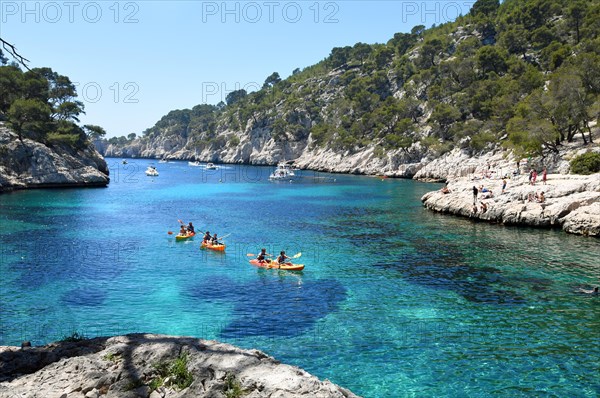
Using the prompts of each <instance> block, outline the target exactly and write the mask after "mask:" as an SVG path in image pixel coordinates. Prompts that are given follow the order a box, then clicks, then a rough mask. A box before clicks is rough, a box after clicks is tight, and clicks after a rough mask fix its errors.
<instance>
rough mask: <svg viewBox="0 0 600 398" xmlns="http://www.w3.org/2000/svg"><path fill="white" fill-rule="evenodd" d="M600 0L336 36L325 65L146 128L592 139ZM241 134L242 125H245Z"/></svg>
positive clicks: (356, 147)
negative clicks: (369, 39)
mask: <svg viewBox="0 0 600 398" xmlns="http://www.w3.org/2000/svg"><path fill="white" fill-rule="evenodd" d="M598 21H600V0H592V1H582V0H575V1H570V2H569V4H568V5H567V6H565V5H564V4H563V2H561V1H560V0H527V1H522V0H506V1H504V2H503V3H502V4H500V3H499V2H498V1H497V0H478V1H476V2H475V4H474V5H473V8H472V9H471V11H470V12H469V14H468V15H465V16H460V17H459V18H457V20H456V21H453V22H449V23H446V24H443V25H440V26H437V27H432V28H430V29H425V27H424V26H416V27H414V28H413V29H412V30H411V32H410V33H397V34H395V35H394V37H393V38H391V39H390V40H389V41H388V42H387V43H385V44H373V45H369V44H365V43H357V44H355V45H354V46H346V47H337V48H333V49H332V51H331V54H330V55H329V56H328V57H327V58H326V59H324V60H323V61H321V62H319V63H318V64H316V65H313V66H310V67H307V68H305V69H303V70H299V69H297V70H295V71H294V73H293V74H292V75H291V76H290V77H288V78H287V79H283V80H282V79H281V78H280V77H279V74H278V73H277V72H274V73H273V74H271V75H270V76H268V77H267V78H266V80H265V83H264V85H263V88H262V89H261V90H259V91H257V92H252V93H247V92H246V91H245V90H237V91H234V92H231V93H229V95H228V96H227V98H226V102H227V104H224V103H221V104H219V105H217V106H211V105H198V106H196V107H194V108H193V109H191V110H189V109H186V110H177V111H172V112H170V113H169V114H168V115H166V116H164V117H163V118H162V119H161V120H160V121H159V122H158V123H157V124H156V125H155V126H154V127H152V128H150V129H148V130H147V131H145V132H144V137H143V139H145V140H153V139H156V138H158V137H165V136H167V137H168V136H171V135H173V136H175V135H177V136H180V137H183V138H185V139H186V140H187V144H186V145H187V146H188V148H189V149H200V150H202V149H204V148H213V149H216V148H220V147H223V146H235V145H237V144H238V143H239V142H240V141H239V134H250V135H252V134H254V132H255V131H258V130H262V131H267V132H268V134H270V138H271V139H273V140H274V141H275V142H276V143H281V144H282V145H284V144H290V143H294V142H300V143H310V144H311V145H312V148H317V147H327V148H330V149H333V150H335V151H340V152H349V153H353V152H359V151H361V150H363V149H365V148H366V147H368V146H375V147H376V151H375V153H377V154H380V155H381V156H382V155H383V154H385V152H386V151H389V150H400V151H403V150H405V151H408V150H409V148H411V146H413V145H414V144H416V143H419V144H420V146H421V147H425V148H428V150H429V151H430V152H431V153H433V154H435V155H440V154H442V153H444V152H446V151H448V150H450V149H452V148H454V147H457V146H460V147H468V148H471V149H472V150H474V151H482V150H485V149H486V148H491V147H493V146H495V145H497V144H498V143H502V145H504V146H506V147H509V148H512V149H513V150H514V151H515V152H516V153H517V154H519V155H523V156H525V155H543V154H546V153H548V152H557V151H558V148H559V146H560V145H562V144H563V143H565V142H570V141H572V140H573V139H574V138H575V137H576V136H580V137H581V139H582V140H583V141H584V142H589V141H591V140H592V131H591V129H590V123H591V122H593V121H595V120H598V115H599V114H600V100H599V98H600V96H599V95H600V39H599V37H598V33H599V31H600V22H598ZM236 134H237V135H236Z"/></svg>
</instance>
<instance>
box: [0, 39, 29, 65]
mask: <svg viewBox="0 0 600 398" xmlns="http://www.w3.org/2000/svg"><path fill="white" fill-rule="evenodd" d="M0 42H1V43H2V48H4V50H6V52H7V53H9V54H10V55H11V56H12V57H13V58H14V59H15V60H16V61H17V62H18V63H20V64H21V65H23V67H24V68H25V69H27V70H28V71H31V69H29V67H28V66H27V63H26V62H30V61H29V60H28V59H27V58H25V57H23V56H22V55H21V54H19V53H18V52H17V48H16V47H15V46H14V45H12V44H10V43H9V42H7V41H6V40H4V39H3V38H1V37H0Z"/></svg>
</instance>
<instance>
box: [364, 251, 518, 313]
mask: <svg viewBox="0 0 600 398" xmlns="http://www.w3.org/2000/svg"><path fill="white" fill-rule="evenodd" d="M440 260H442V261H440ZM374 266H376V267H385V268H389V269H393V270H395V271H397V272H399V273H400V274H401V275H402V278H403V279H404V280H406V281H407V282H409V283H413V284H418V285H422V286H424V287H426V288H428V289H444V290H452V291H454V292H456V293H458V294H460V295H461V296H463V297H464V298H465V299H467V300H469V301H472V302H476V303H485V304H498V305H517V304H524V303H525V299H524V298H523V297H521V296H519V295H517V294H515V293H514V292H511V291H509V290H505V289H500V288H497V287H496V285H497V284H498V283H503V282H504V277H503V276H502V275H501V273H500V270H498V269H496V268H494V267H472V266H470V265H466V264H459V263H456V262H449V261H443V259H430V260H429V261H427V259H423V258H419V257H417V256H407V257H406V258H403V259H400V260H399V261H397V262H386V263H377V264H374Z"/></svg>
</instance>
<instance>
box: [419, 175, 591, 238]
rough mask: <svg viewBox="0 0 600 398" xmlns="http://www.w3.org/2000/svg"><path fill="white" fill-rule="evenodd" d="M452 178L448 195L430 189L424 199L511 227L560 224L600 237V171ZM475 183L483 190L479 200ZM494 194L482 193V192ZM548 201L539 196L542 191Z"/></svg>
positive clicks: (440, 207) (444, 210) (436, 207)
mask: <svg viewBox="0 0 600 398" xmlns="http://www.w3.org/2000/svg"><path fill="white" fill-rule="evenodd" d="M502 185H503V181H502V179H501V177H500V176H497V177H496V176H492V178H487V177H483V178H481V177H480V176H478V175H477V174H473V175H472V176H470V177H459V178H455V179H450V180H449V181H448V183H447V188H448V190H449V192H448V193H444V190H438V191H433V192H428V193H427V194H425V195H424V196H423V197H422V198H421V201H422V202H423V205H424V206H425V207H426V208H428V209H430V210H433V211H436V212H440V213H448V214H454V215H458V216H463V217H469V218H473V219H479V220H485V221H489V222H493V223H502V224H507V225H524V226H532V227H544V228H550V227H557V228H562V229H563V230H564V231H565V232H569V233H572V234H579V235H586V236H594V237H599V236H600V173H596V174H592V175H589V176H580V175H563V174H548V176H547V182H546V184H545V185H544V183H543V182H542V181H541V177H540V178H538V180H537V181H536V183H535V185H531V184H530V182H529V178H528V175H527V174H520V175H517V176H515V177H514V178H509V179H506V188H505V190H504V192H502ZM473 187H476V188H477V189H478V195H477V198H474V194H473ZM484 190H485V191H491V192H482V191H484ZM542 193H543V195H544V197H545V198H544V200H543V201H542V202H541V201H539V200H538V198H539V196H540V194H542Z"/></svg>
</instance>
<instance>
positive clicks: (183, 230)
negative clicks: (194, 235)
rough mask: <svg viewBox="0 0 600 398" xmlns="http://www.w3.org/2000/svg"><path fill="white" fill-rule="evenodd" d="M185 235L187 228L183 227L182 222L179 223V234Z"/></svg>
mask: <svg viewBox="0 0 600 398" xmlns="http://www.w3.org/2000/svg"><path fill="white" fill-rule="evenodd" d="M186 235H187V230H186V229H185V226H184V225H183V224H181V229H180V230H179V236H186Z"/></svg>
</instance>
